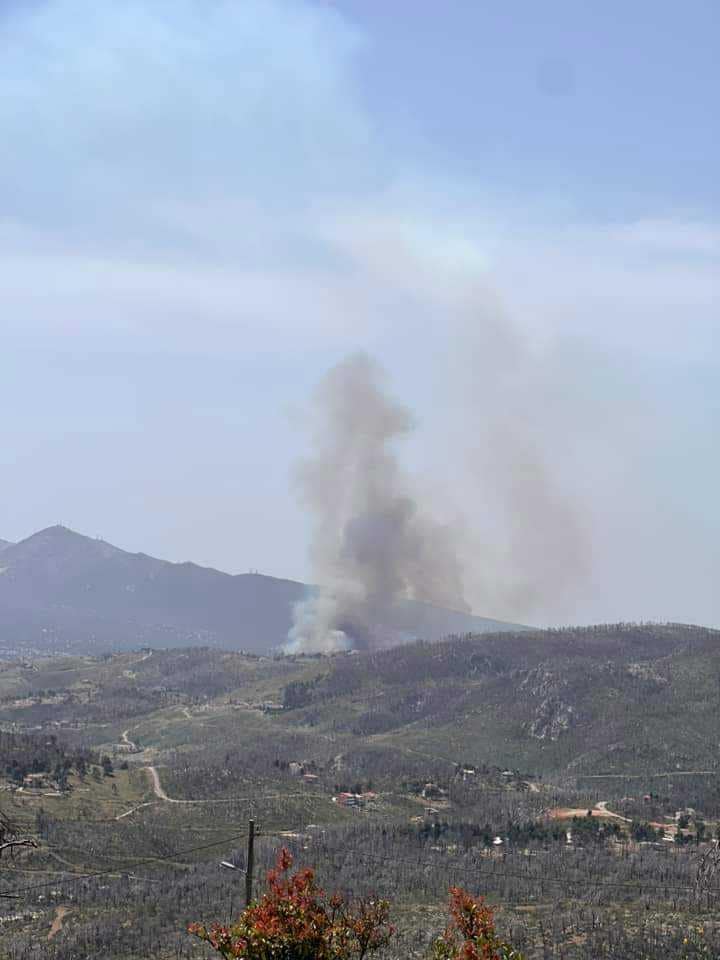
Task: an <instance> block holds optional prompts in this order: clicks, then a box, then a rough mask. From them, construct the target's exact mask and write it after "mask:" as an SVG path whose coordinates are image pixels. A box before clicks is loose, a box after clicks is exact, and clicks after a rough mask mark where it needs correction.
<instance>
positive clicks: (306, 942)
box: [189, 850, 394, 960]
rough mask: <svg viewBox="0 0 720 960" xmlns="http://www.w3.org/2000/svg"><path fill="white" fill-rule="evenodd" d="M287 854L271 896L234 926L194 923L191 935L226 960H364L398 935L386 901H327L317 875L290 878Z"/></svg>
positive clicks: (272, 877)
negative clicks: (352, 906) (205, 925)
mask: <svg viewBox="0 0 720 960" xmlns="http://www.w3.org/2000/svg"><path fill="white" fill-rule="evenodd" d="M292 862H293V860H292V856H291V855H290V853H289V852H288V851H287V850H283V851H282V852H281V854H280V856H279V857H278V861H277V866H276V867H275V869H274V870H271V871H270V873H269V874H268V888H269V889H268V892H267V893H266V894H265V895H264V896H263V897H262V899H261V900H260V902H259V903H258V904H253V905H251V906H249V907H247V908H246V909H245V911H244V912H243V913H242V915H241V916H240V919H239V920H238V921H237V922H236V923H234V924H232V925H231V926H222V925H220V924H213V925H212V926H211V927H210V929H207V928H206V927H204V926H202V925H201V924H193V925H192V926H191V927H190V928H189V930H190V933H192V934H194V935H195V936H197V937H199V938H200V939H201V940H203V941H205V943H209V944H210V945H211V946H212V947H213V948H214V949H215V950H216V951H217V952H218V953H219V954H220V955H221V956H222V957H225V958H228V960H229V958H238V957H239V958H243V960H363V958H364V957H366V956H368V955H369V954H371V953H374V952H375V951H377V950H379V949H380V948H381V947H383V946H385V945H386V944H387V943H388V941H389V940H390V937H391V936H392V934H393V932H394V931H393V928H392V927H391V926H390V924H389V922H388V915H389V905H388V904H387V902H386V901H384V900H365V901H361V902H359V903H358V905H357V906H355V907H354V908H351V907H350V906H349V905H348V903H347V902H346V900H345V899H344V897H342V896H340V895H339V894H336V895H334V896H332V897H330V898H328V897H327V896H326V894H325V892H324V891H323V890H322V889H321V888H320V887H319V886H318V885H317V883H316V882H315V875H314V872H313V871H312V870H299V871H298V872H297V873H294V874H290V872H289V871H290V868H291V866H292Z"/></svg>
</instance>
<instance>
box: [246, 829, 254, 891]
mask: <svg viewBox="0 0 720 960" xmlns="http://www.w3.org/2000/svg"><path fill="white" fill-rule="evenodd" d="M254 866H255V821H254V820H252V819H251V820H248V845H247V864H246V869H245V906H246V907H249V906H250V903H251V902H252V886H253V868H254Z"/></svg>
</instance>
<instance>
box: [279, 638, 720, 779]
mask: <svg viewBox="0 0 720 960" xmlns="http://www.w3.org/2000/svg"><path fill="white" fill-rule="evenodd" d="M286 700H289V701H290V703H291V705H292V707H293V709H291V710H290V711H289V712H286V720H287V721H290V720H291V719H292V718H294V720H295V722H296V723H297V724H299V725H300V726H307V725H309V724H311V725H312V726H313V727H315V728H316V729H318V730H319V731H322V732H324V733H327V734H332V735H333V736H336V735H342V734H344V733H350V734H353V735H354V736H360V737H363V738H365V739H366V740H367V739H369V740H370V741H371V742H372V743H373V744H374V745H375V746H376V747H380V746H384V747H386V748H388V749H397V750H401V751H410V752H413V753H417V754H421V755H422V754H425V755H427V756H444V757H447V758H448V759H450V760H453V761H456V762H463V761H468V762H472V763H478V762H483V763H489V764H499V765H501V766H509V767H516V768H519V769H522V770H525V771H529V772H533V773H537V774H551V775H572V776H579V775H583V774H593V775H599V774H618V773H623V774H625V773H634V774H648V773H652V774H656V773H661V772H670V773H673V772H675V771H693V770H718V774H719V775H720V747H719V744H720V631H717V630H708V629H704V628H701V627H692V626H685V625H679V624H665V625H640V626H637V625H626V624H618V625H602V626H597V627H589V628H581V629H568V630H562V631H528V632H523V633H504V634H490V635H485V636H482V635H476V636H468V637H462V638H456V639H452V640H448V641H445V642H443V643H440V644H412V645H409V646H404V647H401V648H396V649H393V650H387V651H382V652H378V653H374V654H367V655H362V656H356V657H344V658H339V659H336V660H333V661H332V663H331V664H330V665H329V667H327V668H326V669H325V670H322V671H320V672H319V673H318V675H317V676H316V677H315V678H312V679H309V680H308V682H307V683H306V684H304V685H302V686H293V687H292V688H291V689H290V691H289V697H288V695H286Z"/></svg>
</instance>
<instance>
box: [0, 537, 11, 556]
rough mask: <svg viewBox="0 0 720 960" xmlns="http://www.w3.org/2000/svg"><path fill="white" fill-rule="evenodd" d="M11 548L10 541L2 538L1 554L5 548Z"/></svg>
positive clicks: (0, 540)
mask: <svg viewBox="0 0 720 960" xmlns="http://www.w3.org/2000/svg"><path fill="white" fill-rule="evenodd" d="M9 546H11V543H10V541H9V540H3V539H2V537H0V553H2V551H3V550H4V549H5V547H9Z"/></svg>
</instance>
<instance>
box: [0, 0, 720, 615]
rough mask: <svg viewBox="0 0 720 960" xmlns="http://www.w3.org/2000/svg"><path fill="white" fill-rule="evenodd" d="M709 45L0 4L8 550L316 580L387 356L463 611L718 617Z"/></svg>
mask: <svg viewBox="0 0 720 960" xmlns="http://www.w3.org/2000/svg"><path fill="white" fill-rule="evenodd" d="M718 26H720V11H718V8H717V7H716V5H713V4H710V3H708V2H702V0H696V2H693V3H690V4H689V6H686V8H684V10H683V11H680V10H679V9H676V8H672V7H670V6H666V7H660V8H658V7H657V5H651V4H650V3H649V2H647V0H642V2H640V3H638V4H637V5H636V6H635V7H633V10H632V11H628V10H627V7H626V6H622V5H620V4H619V3H618V2H611V3H608V4H605V5H604V6H603V7H602V9H597V10H592V11H591V10H585V9H579V8H578V7H577V5H575V4H572V3H570V2H569V0H564V2H553V3H551V4H549V5H545V6H544V7H543V9H542V10H540V9H537V10H535V9H534V8H529V9H527V10H525V11H523V14H522V16H521V15H519V14H517V13H516V14H515V16H513V15H512V13H511V12H510V11H509V10H507V9H506V7H505V6H504V5H500V4H489V5H486V6H484V7H482V8H480V7H479V6H478V5H477V4H471V3H464V2H457V3H451V4H449V5H446V6H444V7H443V10H442V11H440V10H439V9H436V8H434V7H433V6H432V5H427V6H426V5H423V4H420V5H417V4H409V3H403V2H400V3H398V4H397V5H394V6H393V9H392V11H389V10H388V9H387V5H386V4H381V3H379V2H373V0H367V2H363V3H360V2H359V0H347V2H337V3H321V2H301V0H248V2H246V3H243V4H239V3H230V2H224V0H223V2H218V3H213V4H200V3H197V2H195V0H180V2H175V3H172V4H170V3H169V0H156V2H153V3H151V2H149V0H130V2H128V3H125V4H123V5H121V6H120V7H118V6H105V5H97V4H93V3H91V2H90V0H37V2H33V3H24V2H23V3H20V2H17V0H12V2H6V3H5V4H4V5H3V9H2V12H0V34H1V35H2V37H3V39H4V41H5V44H4V50H5V53H4V82H5V92H6V95H5V96H4V97H3V99H2V103H0V122H1V123H2V127H3V132H4V134H5V137H4V139H5V142H6V143H9V144H12V149H11V150H8V151H7V152H6V153H5V155H4V156H3V159H2V161H0V164H1V165H2V166H1V170H2V178H1V184H0V198H2V215H0V276H1V282H0V315H2V317H3V321H2V329H3V346H4V350H3V359H4V363H3V372H2V377H1V378H0V395H1V396H2V401H3V407H4V411H5V417H4V418H3V421H2V423H3V433H2V446H1V449H2V451H3V457H2V461H1V462H2V468H3V483H2V487H1V488H0V489H2V492H3V504H4V507H3V511H2V515H1V516H0V537H2V538H6V539H9V540H13V541H17V540H20V539H23V538H24V537H26V536H28V535H30V534H31V533H33V532H36V531H37V530H39V529H42V528H44V527H47V526H50V525H52V524H55V523H62V524H64V525H66V526H68V527H69V528H71V529H73V530H76V531H77V532H80V533H83V534H85V535H88V536H101V537H102V538H103V539H105V540H107V541H109V542H110V543H113V544H115V545H117V546H119V547H121V548H123V549H127V550H130V551H132V552H144V553H148V554H150V555H153V556H158V557H161V558H163V559H168V560H173V561H184V560H191V561H194V562H197V563H200V564H203V565H208V566H213V567H216V568H217V569H220V570H225V571H227V572H231V573H242V572H247V570H249V569H253V570H255V569H257V570H258V571H259V572H261V573H266V574H268V575H272V576H277V577H282V578H289V579H294V580H300V581H305V582H307V581H309V580H311V579H312V577H313V562H312V557H311V543H312V542H313V519H312V516H311V515H310V514H309V512H308V510H307V509H306V507H304V506H303V505H302V504H301V503H300V502H299V501H298V497H297V495H296V487H295V480H294V477H295V474H296V471H297V465H298V463H299V462H301V461H303V459H306V458H308V457H309V456H311V455H312V449H313V448H312V438H311V436H310V430H309V429H308V409H309V407H310V406H311V403H312V400H311V398H312V397H313V395H314V391H315V390H316V387H317V385H318V384H319V383H321V382H323V378H324V377H326V376H327V374H328V371H330V370H332V369H334V368H336V366H337V365H338V364H339V363H341V362H343V361H344V359H345V358H346V357H348V356H350V355H354V354H356V353H357V352H358V351H363V352H365V353H367V354H368V355H369V356H371V357H372V358H373V362H376V363H377V364H378V367H379V369H380V370H382V371H383V376H385V378H386V382H385V386H384V388H383V389H384V390H385V391H386V393H387V395H388V397H391V398H392V399H393V401H397V402H398V403H399V404H401V405H403V406H404V407H407V408H408V409H409V411H410V414H411V416H410V418H409V419H410V420H411V421H412V429H408V430H407V431H406V432H405V433H403V434H402V436H398V437H395V436H392V437H390V440H389V443H390V445H391V447H392V452H393V455H394V456H397V463H398V469H399V471H400V472H401V473H402V475H403V478H405V477H407V484H405V485H402V490H403V491H405V489H406V487H407V489H408V490H410V491H411V496H412V498H413V501H414V502H417V503H418V504H420V505H421V506H422V512H423V515H425V514H427V515H428V516H429V517H431V519H432V521H433V524H434V525H435V526H436V528H437V529H442V530H444V531H448V532H449V533H448V536H449V537H450V538H451V539H452V542H453V549H454V551H455V553H456V554H457V557H458V563H459V567H460V568H461V570H462V580H463V589H464V598H465V600H466V602H467V604H468V605H469V606H470V607H472V609H473V611H474V612H475V613H476V614H478V615H480V616H487V617H493V618H497V619H507V620H521V621H529V622H533V623H537V624H555V623H568V622H581V623H588V622H595V621H617V620H672V621H685V622H695V623H704V624H707V625H711V626H713V625H714V626H720V595H719V594H718V591H717V590H716V587H715V580H716V571H717V569H718V567H719V566H720V547H719V544H720V504H719V503H718V499H717V495H716V490H717V486H718V480H719V479H720V478H719V476H718V474H719V473H720V454H718V444H717V438H718V435H719V434H718V427H719V426H720V423H719V416H718V415H719V414H720V386H719V385H718V384H720V379H719V377H718V374H720V351H719V349H718V339H719V338H718V330H720V269H719V268H720V262H719V261H720V202H719V201H720V193H719V191H718V182H717V173H716V171H717V169H718V168H719V167H720V143H719V142H718V137H717V133H716V129H715V128H716V125H715V124H714V123H713V121H712V118H713V116H714V111H715V91H716V89H717V83H718V72H719V71H720V66H719V65H718V63H717V58H716V56H715V50H714V43H713V38H714V37H715V36H716V35H717V28H718ZM639 64H642V69H640V68H639ZM416 579H418V580H419V579H421V578H419V577H416Z"/></svg>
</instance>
